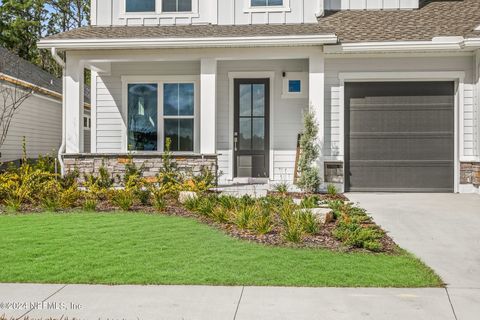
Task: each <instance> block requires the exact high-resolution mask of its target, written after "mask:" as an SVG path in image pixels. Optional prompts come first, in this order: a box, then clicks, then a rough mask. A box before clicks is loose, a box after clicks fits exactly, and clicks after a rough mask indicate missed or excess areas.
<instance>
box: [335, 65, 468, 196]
mask: <svg viewBox="0 0 480 320" xmlns="http://www.w3.org/2000/svg"><path fill="white" fill-rule="evenodd" d="M338 78H339V80H340V87H339V88H340V90H339V91H340V92H339V94H340V148H341V150H342V151H343V154H345V83H346V82H388V81H406V82H408V81H454V82H455V89H456V90H455V111H454V113H455V116H454V122H455V138H454V144H455V147H454V148H455V152H454V158H455V159H454V170H455V172H454V192H459V191H460V162H462V161H467V160H465V156H464V135H463V129H464V128H463V126H464V120H463V110H464V81H465V72H463V71H446V72H340V73H339V74H338ZM342 158H343V162H344V163H345V157H344V156H343V157H342ZM343 169H344V176H345V164H344V166H343ZM344 184H345V182H344Z"/></svg>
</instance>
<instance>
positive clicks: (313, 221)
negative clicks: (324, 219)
mask: <svg viewBox="0 0 480 320" xmlns="http://www.w3.org/2000/svg"><path fill="white" fill-rule="evenodd" d="M298 215H299V216H298V218H299V219H300V223H301V224H302V229H303V231H304V232H305V233H307V234H310V235H315V234H317V233H318V232H319V231H320V225H319V224H318V221H317V217H316V216H315V215H314V214H313V213H312V212H311V211H303V212H298Z"/></svg>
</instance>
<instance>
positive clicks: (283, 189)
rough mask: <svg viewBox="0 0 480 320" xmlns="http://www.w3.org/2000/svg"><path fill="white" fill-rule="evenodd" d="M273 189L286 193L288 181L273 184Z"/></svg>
mask: <svg viewBox="0 0 480 320" xmlns="http://www.w3.org/2000/svg"><path fill="white" fill-rule="evenodd" d="M273 188H274V190H275V191H276V192H278V193H281V194H286V193H288V183H286V182H281V183H278V184H276V185H274V186H273Z"/></svg>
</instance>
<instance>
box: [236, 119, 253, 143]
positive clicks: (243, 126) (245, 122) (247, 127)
mask: <svg viewBox="0 0 480 320" xmlns="http://www.w3.org/2000/svg"><path fill="white" fill-rule="evenodd" d="M239 136H240V137H239V138H240V139H239V144H240V150H251V149H252V120H251V118H241V119H240V133H239Z"/></svg>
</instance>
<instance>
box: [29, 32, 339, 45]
mask: <svg viewBox="0 0 480 320" xmlns="http://www.w3.org/2000/svg"><path fill="white" fill-rule="evenodd" d="M337 40H338V38H337V36H336V35H334V34H326V35H295V36H273V37H271V36H268V37H265V36H262V37H213V38H164V39H85V40H41V41H40V42H38V47H39V48H43V49H46V48H57V49H145V48H217V47H219V48H225V47H252V46H253V47H268V46H312V45H323V44H335V43H337Z"/></svg>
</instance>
